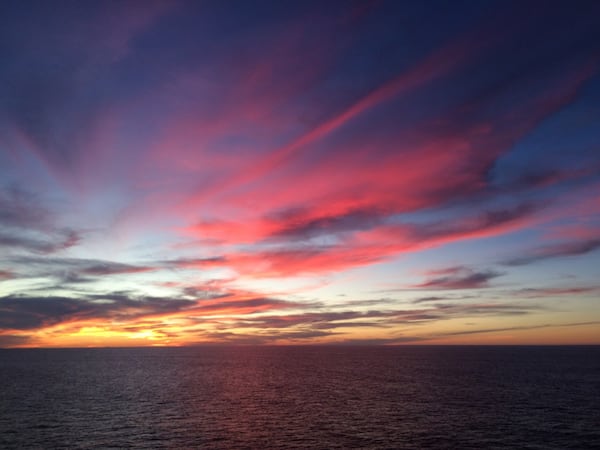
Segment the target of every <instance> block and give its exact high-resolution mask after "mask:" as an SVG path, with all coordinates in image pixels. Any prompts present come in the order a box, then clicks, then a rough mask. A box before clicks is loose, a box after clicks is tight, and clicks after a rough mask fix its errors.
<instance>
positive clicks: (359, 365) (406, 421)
mask: <svg viewBox="0 0 600 450" xmlns="http://www.w3.org/2000/svg"><path fill="white" fill-rule="evenodd" d="M0 448H2V449H38V448H39V449H55V448H56V449H89V448H102V449H113V448H114V449H126V448H139V449H163V448H169V449H193V448H219V449H235V448H248V449H286V448H317V449H331V448H366V449H370V448H374V449H378V448H381V449H403V448H415V449H420V448H442V449H486V448H518V449H568V448H577V449H594V448H600V347H598V346H589V347H588V346H581V347H488V346H486V347H441V346H440V347H437V346H435V347H431V346H425V347H418V346H414V347H412V346H400V347H368V346H361V347H345V346H344V347H341V346H337V347H334V346H312V347H309V346H298V347H253V346H250V347H246V346H244V347H241V346H240V347H229V346H222V347H219V346H215V347H187V348H127V349H43V350H42V349H15V350H0Z"/></svg>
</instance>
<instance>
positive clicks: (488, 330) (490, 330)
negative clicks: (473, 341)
mask: <svg viewBox="0 0 600 450" xmlns="http://www.w3.org/2000/svg"><path fill="white" fill-rule="evenodd" d="M599 324H600V322H577V323H559V324H542V325H523V326H514V327H503V328H483V329H478V330H462V331H449V332H446V333H438V334H437V335H436V337H439V336H463V335H470V334H482V333H499V332H503V331H520V330H537V329H540V328H560V327H580V326H589V325H599Z"/></svg>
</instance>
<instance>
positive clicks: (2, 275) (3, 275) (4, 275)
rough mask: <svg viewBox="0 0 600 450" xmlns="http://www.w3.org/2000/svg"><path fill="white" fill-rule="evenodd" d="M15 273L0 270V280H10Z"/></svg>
mask: <svg viewBox="0 0 600 450" xmlns="http://www.w3.org/2000/svg"><path fill="white" fill-rule="evenodd" d="M14 277H15V274H14V273H12V272H11V271H9V270H0V281H2V280H10V279H11V278H14Z"/></svg>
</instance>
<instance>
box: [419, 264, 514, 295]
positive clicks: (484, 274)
mask: <svg viewBox="0 0 600 450" xmlns="http://www.w3.org/2000/svg"><path fill="white" fill-rule="evenodd" d="M432 275H434V276H433V278H430V279H429V280H427V281H424V282H422V283H419V284H415V285H413V286H412V287H413V288H414V289H442V290H444V289H482V288H488V287H490V285H489V282H490V281H491V280H493V279H494V278H498V277H500V276H502V275H503V274H502V273H500V272H494V271H491V270H486V271H476V270H473V269H470V268H468V267H463V266H457V267H450V268H447V269H443V270H441V271H434V272H432Z"/></svg>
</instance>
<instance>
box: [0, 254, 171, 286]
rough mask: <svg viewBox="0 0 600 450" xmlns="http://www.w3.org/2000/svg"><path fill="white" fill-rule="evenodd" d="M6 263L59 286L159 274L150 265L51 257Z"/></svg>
mask: <svg viewBox="0 0 600 450" xmlns="http://www.w3.org/2000/svg"><path fill="white" fill-rule="evenodd" d="M7 261H8V262H9V263H10V264H12V265H14V266H18V267H22V269H23V271H24V273H26V274H27V275H24V276H30V277H52V278H55V279H56V280H57V281H58V282H60V283H63V284H72V283H74V284H79V283H89V282H93V281H95V280H97V279H98V278H102V277H106V276H112V275H130V274H137V273H144V272H150V271H153V270H160V269H162V268H163V267H161V266H153V265H136V264H126V263H121V262H116V261H107V260H102V259H86V258H61V257H55V256H14V257H12V258H8V259H7Z"/></svg>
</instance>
